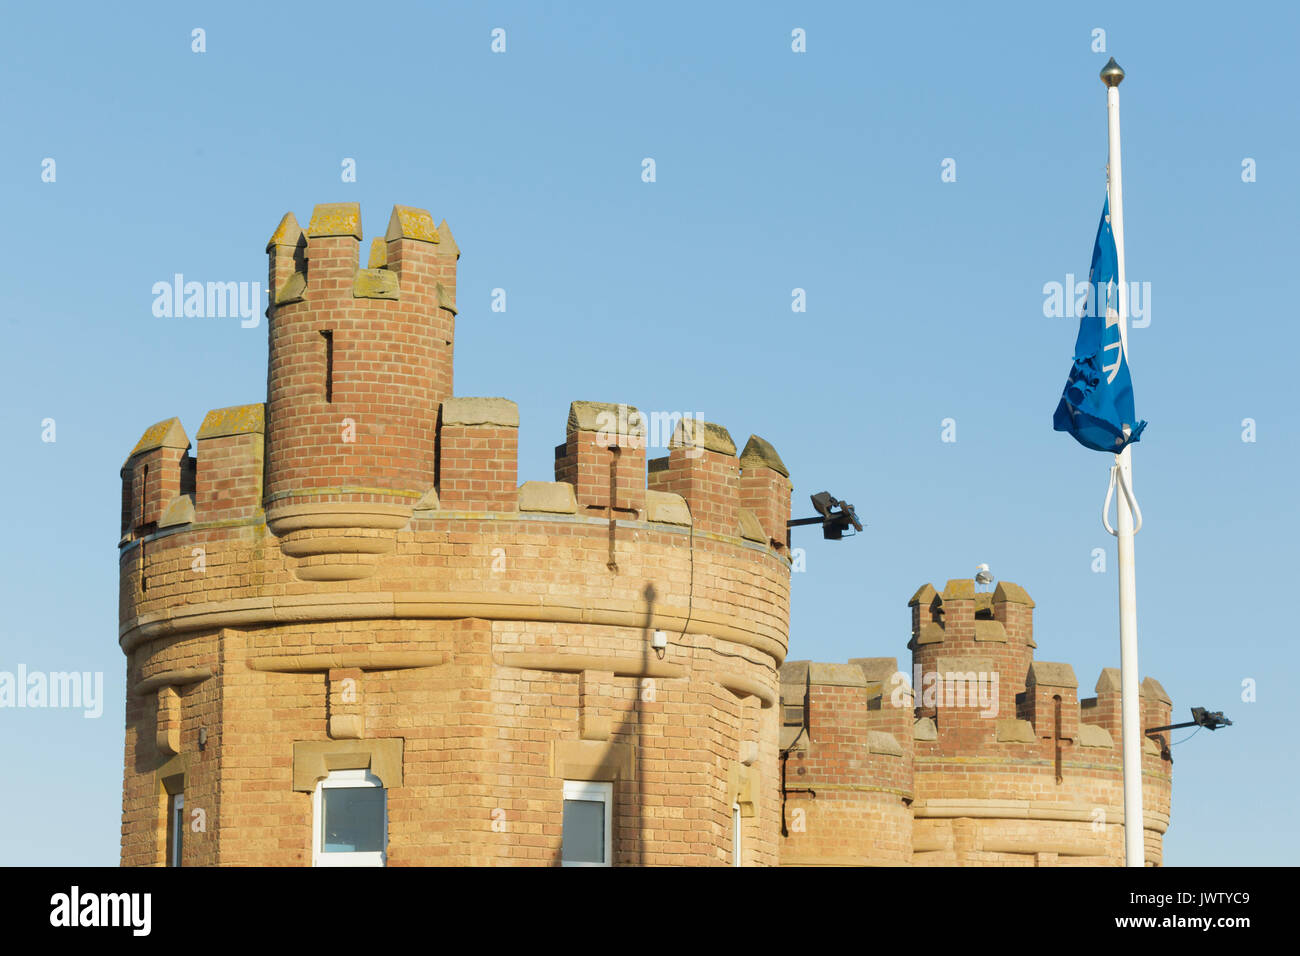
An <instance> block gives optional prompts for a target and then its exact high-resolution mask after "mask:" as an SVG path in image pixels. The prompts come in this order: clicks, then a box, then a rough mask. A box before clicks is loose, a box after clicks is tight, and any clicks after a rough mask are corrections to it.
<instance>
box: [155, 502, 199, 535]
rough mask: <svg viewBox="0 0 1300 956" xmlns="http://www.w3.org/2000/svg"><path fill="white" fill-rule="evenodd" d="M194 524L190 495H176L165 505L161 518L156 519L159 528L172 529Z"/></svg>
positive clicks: (192, 503) (192, 504)
mask: <svg viewBox="0 0 1300 956" xmlns="http://www.w3.org/2000/svg"><path fill="white" fill-rule="evenodd" d="M193 523H194V498H193V497H191V496H190V495H177V496H176V497H175V498H173V499H172V500H171V501H169V502H168V503H167V507H166V508H164V509H163V513H162V517H160V518H159V519H158V527H159V528H172V527H175V526H176V525H182V524H193Z"/></svg>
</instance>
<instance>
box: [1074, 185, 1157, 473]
mask: <svg viewBox="0 0 1300 956" xmlns="http://www.w3.org/2000/svg"><path fill="white" fill-rule="evenodd" d="M1119 322H1120V318H1119V257H1118V255H1117V254H1116V252H1115V236H1114V235H1113V234H1112V233H1111V230H1110V198H1109V197H1107V199H1106V202H1105V204H1103V206H1102V207H1101V223H1100V224H1099V225H1098V226H1097V241H1096V242H1095V243H1094V244H1093V247H1092V268H1091V269H1090V270H1089V272H1088V308H1086V309H1085V310H1084V315H1083V318H1082V319H1081V321H1080V322H1079V338H1078V339H1077V340H1076V341H1075V343H1074V365H1073V366H1072V367H1071V369H1070V378H1069V381H1067V382H1066V383H1065V391H1064V393H1063V394H1062V395H1061V401H1060V404H1058V405H1057V406H1056V415H1055V416H1054V418H1053V420H1052V425H1053V427H1054V428H1055V429H1056V431H1058V432H1069V433H1070V434H1071V435H1073V436H1074V438H1075V441H1077V442H1078V443H1079V444H1080V445H1083V446H1084V447H1086V448H1092V449H1094V450H1096V451H1109V452H1114V453H1116V454H1118V453H1119V452H1120V451H1122V450H1123V448H1124V446H1125V445H1127V444H1130V443H1132V442H1135V441H1137V440H1138V436H1140V435H1141V434H1142V429H1143V428H1145V427H1146V424H1147V423H1146V422H1139V421H1137V416H1136V415H1135V413H1134V411H1133V382H1132V380H1131V379H1130V378H1129V370H1128V356H1126V355H1125V354H1124V351H1125V349H1124V342H1123V338H1122V336H1121V334H1120V327H1119ZM1125 425H1128V426H1129V427H1130V429H1131V431H1130V433H1129V435H1128V437H1127V438H1125V437H1124V426H1125Z"/></svg>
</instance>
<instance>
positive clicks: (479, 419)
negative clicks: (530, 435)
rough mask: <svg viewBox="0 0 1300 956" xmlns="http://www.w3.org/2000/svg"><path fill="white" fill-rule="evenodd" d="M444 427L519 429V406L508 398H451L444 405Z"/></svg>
mask: <svg viewBox="0 0 1300 956" xmlns="http://www.w3.org/2000/svg"><path fill="white" fill-rule="evenodd" d="M442 423H443V425H464V426H474V425H490V426H499V427H501V428H518V427H519V406H518V405H517V404H516V403H515V402H512V401H511V400H510V399H508V398H449V399H446V400H445V401H444V402H443V403H442Z"/></svg>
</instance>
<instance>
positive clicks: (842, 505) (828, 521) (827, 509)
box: [785, 491, 862, 542]
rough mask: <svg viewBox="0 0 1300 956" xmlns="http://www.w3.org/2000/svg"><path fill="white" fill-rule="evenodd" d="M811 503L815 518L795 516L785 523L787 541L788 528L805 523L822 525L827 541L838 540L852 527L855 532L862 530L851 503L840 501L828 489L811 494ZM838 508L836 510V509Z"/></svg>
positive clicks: (823, 535)
mask: <svg viewBox="0 0 1300 956" xmlns="http://www.w3.org/2000/svg"><path fill="white" fill-rule="evenodd" d="M812 505H813V507H814V508H816V509H817V517H816V518H795V519H794V520H792V521H787V522H786V523H785V526H786V529H787V534H786V540H787V542H788V541H789V533H788V529H790V528H797V527H800V526H801V525H806V524H819V525H821V526H822V537H823V538H825V539H826V540H827V541H839V540H840V539H841V538H843V537H844V532H845V531H847V530H848V529H849V528H850V527H852V528H853V529H854V530H853V533H854V534H857V533H858V532H859V531H861V530H862V522H861V521H859V520H858V515H857V512H856V511H854V510H853V505H851V504H849V503H848V502H847V501H840V500H839V499H838V498H836V497H834V496H833V495H832V494H831V493H830V492H829V491H819V492H818V493H817V494H815V495H813V496H812ZM837 509H838V510H837ZM850 537H852V535H850Z"/></svg>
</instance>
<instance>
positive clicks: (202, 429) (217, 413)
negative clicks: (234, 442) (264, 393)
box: [198, 402, 266, 441]
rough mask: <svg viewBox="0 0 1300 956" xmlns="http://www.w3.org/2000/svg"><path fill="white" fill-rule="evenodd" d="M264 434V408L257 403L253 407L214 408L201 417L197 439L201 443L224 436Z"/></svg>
mask: <svg viewBox="0 0 1300 956" xmlns="http://www.w3.org/2000/svg"><path fill="white" fill-rule="evenodd" d="M265 432H266V406H265V405H263V404H262V403H261V402H257V403H255V404H253V405H231V406H230V407H228V408H214V409H213V410H212V411H210V412H208V413H207V414H206V415H205V416H203V424H202V425H200V426H199V434H198V439H199V441H203V439H205V438H223V437H225V436H226V435H248V434H258V435H261V434H264V433H265Z"/></svg>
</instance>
